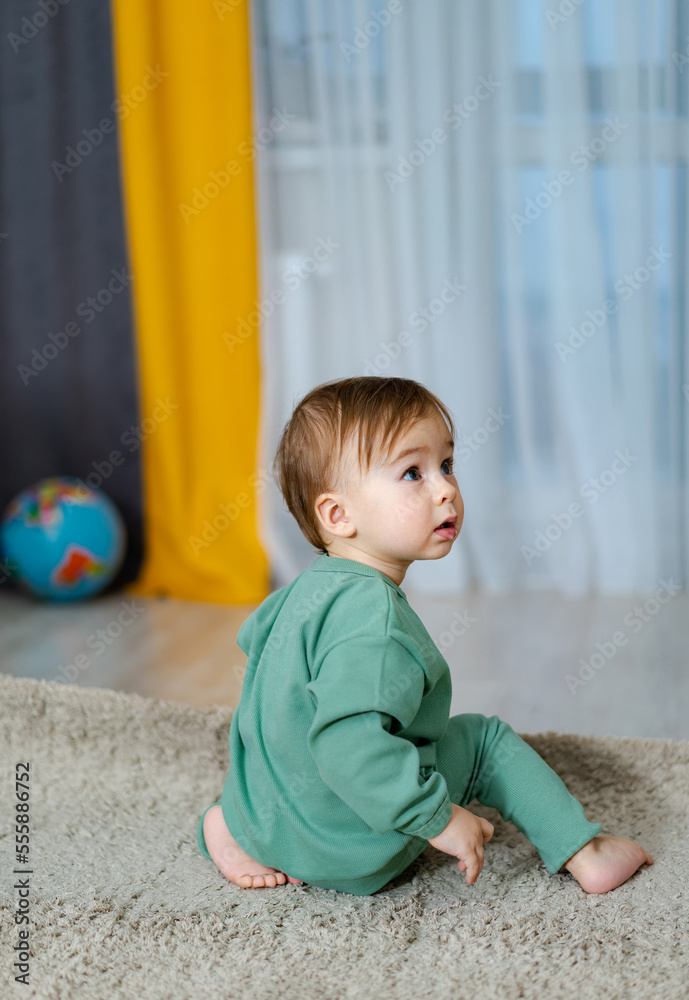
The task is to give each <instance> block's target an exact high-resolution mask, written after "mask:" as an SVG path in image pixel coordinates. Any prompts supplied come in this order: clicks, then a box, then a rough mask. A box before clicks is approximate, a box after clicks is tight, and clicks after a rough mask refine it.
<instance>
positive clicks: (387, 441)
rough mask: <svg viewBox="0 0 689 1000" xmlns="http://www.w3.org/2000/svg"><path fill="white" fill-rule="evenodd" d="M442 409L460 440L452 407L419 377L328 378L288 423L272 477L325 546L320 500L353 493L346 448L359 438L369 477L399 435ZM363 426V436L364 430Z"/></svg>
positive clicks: (303, 525) (310, 536)
mask: <svg viewBox="0 0 689 1000" xmlns="http://www.w3.org/2000/svg"><path fill="white" fill-rule="evenodd" d="M437 414H440V415H441V417H442V418H443V419H444V420H445V422H446V423H447V426H448V429H449V431H450V434H451V436H452V439H453V440H454V439H455V436H456V435H455V426H454V423H453V421H452V416H451V415H450V412H449V410H448V409H447V407H446V406H445V405H444V404H443V403H442V401H441V400H440V399H438V397H437V396H436V395H435V394H434V393H432V392H431V391H430V389H427V388H426V387H425V386H424V385H421V384H420V383H419V382H415V381H413V380H412V379H407V378H392V377H384V376H377V375H365V376H358V377H355V378H346V379H339V380H336V381H333V382H324V383H323V384H322V385H318V386H316V387H315V388H314V389H312V390H311V391H310V392H309V393H307V395H306V396H304V398H303V399H302V400H301V402H300V403H298V404H297V406H296V407H295V409H294V412H293V413H292V416H291V417H290V419H289V420H288V421H287V423H286V424H285V427H284V430H283V432H282V436H281V438H280V443H279V445H278V448H277V452H276V454H275V460H274V462H273V475H274V477H275V480H276V482H277V484H278V486H279V488H280V492H281V493H282V495H283V497H284V499H285V502H286V504H287V509H288V510H289V512H290V514H292V515H293V516H294V518H295V520H296V522H297V524H298V525H299V527H300V529H301V531H302V534H303V535H304V536H305V537H306V539H307V541H309V542H310V543H311V545H313V546H314V547H315V548H316V549H317V550H318V551H319V552H321V553H322V554H325V552H326V551H327V549H326V547H325V545H324V543H323V539H322V537H321V534H320V530H319V529H320V522H319V521H318V517H317V515H316V500H317V498H318V497H319V496H320V494H321V493H327V492H330V491H339V490H342V491H346V488H347V482H348V477H347V471H346V470H345V468H344V464H343V454H344V451H345V449H346V448H347V446H348V445H350V444H356V448H357V453H358V465H359V471H360V473H361V475H362V476H365V475H366V474H367V473H368V471H369V469H370V467H371V463H372V461H373V459H374V457H375V458H377V459H378V458H380V459H381V460H382V461H386V460H387V459H388V458H389V457H390V455H391V454H392V450H393V448H394V446H395V443H396V442H397V440H398V439H399V437H400V435H402V434H403V433H404V432H406V431H407V430H409V428H410V427H411V426H412V425H413V424H415V423H417V421H419V420H422V419H424V418H425V417H431V416H435V415H437ZM357 431H358V434H357Z"/></svg>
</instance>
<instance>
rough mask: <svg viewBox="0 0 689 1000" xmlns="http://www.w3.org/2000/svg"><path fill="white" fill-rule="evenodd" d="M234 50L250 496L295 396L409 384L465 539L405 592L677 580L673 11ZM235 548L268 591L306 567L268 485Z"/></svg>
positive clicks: (433, 24) (530, 11)
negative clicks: (450, 468) (253, 380)
mask: <svg viewBox="0 0 689 1000" xmlns="http://www.w3.org/2000/svg"><path fill="white" fill-rule="evenodd" d="M252 32H253V63H254V92H255V94H254V96H255V102H254V103H255V108H256V121H255V127H256V135H255V139H256V142H257V144H258V155H257V160H256V165H257V170H256V177H257V187H258V196H259V215H260V223H259V225H260V234H259V236H260V255H261V284H262V287H261V299H262V305H261V306H259V311H262V312H263V314H264V319H263V324H262V329H261V343H262V369H263V372H262V377H263V385H264V406H263V424H262V433H261V445H260V464H261V467H262V470H263V472H264V475H265V476H266V477H267V476H268V475H269V469H270V464H271V461H272V457H273V454H274V451H275V447H276V444H277V440H278V438H279V434H280V431H281V429H282V427H283V425H284V422H285V421H286V420H287V418H288V416H289V414H290V412H291V409H292V407H293V405H294V403H295V402H296V401H297V400H298V399H299V398H300V397H301V396H302V395H303V394H304V393H305V392H306V391H308V390H309V389H310V388H311V387H312V386H314V385H316V384H317V383H319V382H323V381H326V380H330V379H334V378H340V377H347V376H351V375H356V374H394V375H401V376H404V377H410V378H415V379H418V380H419V381H421V382H423V383H424V384H426V385H427V386H429V388H431V389H432V390H433V391H434V392H436V393H437V394H439V395H440V396H441V398H442V399H443V400H444V401H445V402H446V403H447V404H448V406H449V407H450V409H451V410H452V412H453V414H454V415H455V416H456V418H457V424H458V427H459V431H460V440H459V441H458V442H457V445H458V448H457V452H456V458H457V461H456V471H457V478H458V480H459V483H460V487H461V489H462V492H463V495H464V499H465V504H466V517H465V525H464V529H463V532H462V535H461V536H460V539H459V541H458V542H457V543H456V544H455V546H454V549H453V551H452V553H451V554H450V555H449V556H447V557H446V558H445V559H442V560H436V561H433V562H426V563H415V564H414V565H413V566H412V567H411V568H410V570H409V571H408V573H407V576H406V578H405V585H407V586H409V587H410V588H412V589H414V590H416V591H418V592H421V593H427V594H445V595H448V594H454V593H456V592H458V591H460V590H461V589H463V588H466V587H469V586H479V587H482V588H485V589H488V590H492V591H499V590H503V589H508V588H514V587H535V588H539V587H547V588H555V589H558V590H560V591H562V592H564V593H567V594H572V595H575V594H583V593H587V592H600V593H623V592H632V591H634V592H642V593H646V592H651V591H653V590H655V589H656V588H657V587H658V586H659V584H660V581H661V580H666V581H668V580H670V579H671V580H673V581H674V582H675V583H677V584H680V583H684V581H685V579H686V575H687V564H688V561H689V559H688V557H689V502H688V500H689V498H688V495H687V488H686V483H687V468H688V466H689V416H688V414H689V354H688V352H687V346H686V345H687V311H688V309H687V296H686V274H687V264H688V262H687V229H688V222H687V190H688V176H689V175H688V171H687V155H688V153H689V132H688V117H687V115H688V110H689V99H688V95H689V3H688V2H687V0H585V2H583V3H581V2H580V3H579V4H577V3H575V2H572V3H563V2H556V0H549V2H548V3H547V4H545V3H540V2H536V0H413V2H412V0H399V2H395V0H389V2H387V3H383V0H380V2H379V3H376V4H371V3H370V0H367V2H361V0H253V3H252ZM271 295H272V297H273V298H272V301H271ZM276 300H278V301H276ZM268 314H269V315H268ZM261 525H262V534H263V541H264V545H265V547H266V550H267V551H268V553H269V557H270V560H271V563H272V566H273V573H274V577H273V582H274V585H275V586H282V585H283V584H284V583H286V582H288V581H290V580H291V579H293V577H294V576H295V575H296V574H297V573H298V572H300V571H301V569H303V568H304V567H305V566H306V565H308V564H309V563H310V562H311V561H312V560H313V558H314V557H315V553H314V550H313V549H312V548H311V547H310V546H309V545H308V543H307V542H306V541H305V540H304V538H303V537H302V535H301V533H300V532H299V530H298V528H297V526H296V523H295V522H294V521H293V519H292V518H291V516H290V515H289V514H288V513H287V511H286V510H285V508H284V504H283V501H282V498H281V497H280V494H279V492H278V491H277V488H276V486H275V484H274V483H273V482H272V480H269V481H268V486H267V489H266V490H265V491H264V492H263V493H262V495H261Z"/></svg>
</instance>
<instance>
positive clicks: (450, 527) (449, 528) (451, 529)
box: [434, 516, 457, 538]
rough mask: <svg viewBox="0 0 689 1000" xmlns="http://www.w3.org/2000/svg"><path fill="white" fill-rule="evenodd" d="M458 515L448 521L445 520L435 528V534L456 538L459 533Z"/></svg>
mask: <svg viewBox="0 0 689 1000" xmlns="http://www.w3.org/2000/svg"><path fill="white" fill-rule="evenodd" d="M456 525H457V517H456V516H455V517H450V518H448V520H447V521H443V523H442V524H439V525H438V527H437V528H436V529H435V531H434V534H436V535H440V537H441V538H454V537H455V535H456V534H457V528H456Z"/></svg>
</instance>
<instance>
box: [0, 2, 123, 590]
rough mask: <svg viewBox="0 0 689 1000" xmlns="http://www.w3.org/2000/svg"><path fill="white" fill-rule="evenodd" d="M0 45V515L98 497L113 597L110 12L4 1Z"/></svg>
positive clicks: (118, 220) (103, 7) (117, 252)
mask: <svg viewBox="0 0 689 1000" xmlns="http://www.w3.org/2000/svg"><path fill="white" fill-rule="evenodd" d="M0 44H1V45H2V57H1V59H0V234H2V235H1V236H0V362H1V368H0V506H1V507H2V509H4V508H5V506H6V504H7V502H8V501H9V500H10V499H11V497H12V496H13V495H14V494H15V493H17V492H18V491H19V490H20V489H22V488H25V487H27V486H30V485H32V484H33V483H34V482H36V481H37V480H39V479H41V478H44V477H46V476H51V475H69V476H76V477H79V478H82V479H84V480H85V481H87V482H90V484H91V485H94V486H98V485H100V487H101V489H103V491H104V492H106V493H107V494H108V495H109V496H110V497H111V499H112V500H113V501H114V502H115V503H116V504H117V506H118V507H119V509H120V511H121V513H122V515H123V517H124V519H125V523H126V525H127V530H128V534H129V545H128V551H127V556H126V560H125V564H124V566H123V567H122V570H121V572H120V574H119V575H118V577H117V579H116V580H115V581H113V584H112V587H116V586H119V585H120V584H122V583H124V582H127V581H129V580H131V579H133V578H134V577H135V576H136V574H137V572H138V569H139V566H140V563H141V558H142V544H143V539H142V519H141V503H142V501H141V470H140V453H141V449H140V447H137V446H136V444H135V442H137V440H138V439H137V436H136V430H135V429H136V427H137V425H138V423H139V422H140V420H141V417H140V415H139V405H138V399H137V373H136V362H135V354H134V342H133V330H132V303H131V291H132V288H133V282H134V279H133V276H132V274H131V270H130V268H129V262H128V257H127V245H126V236H125V228H124V219H123V205H122V191H121V176H120V163H119V154H118V141H119V137H118V125H119V123H118V116H117V114H116V112H115V110H113V105H114V102H115V99H116V84H115V78H114V66H113V52H112V46H113V38H112V23H111V13H110V8H109V4H108V2H107V0H71V2H65V0H63V3H62V4H61V3H59V2H58V0H43V2H42V3H39V2H38V0H30V2H29V0H25V2H22V0H3V3H2V5H1V6H0ZM115 107H117V106H116V105H115ZM104 119H108V120H109V123H110V124H105V123H104V121H103V120H104ZM132 428H134V431H132ZM112 452H119V453H120V455H121V456H122V459H123V460H122V462H121V464H115V465H113V464H112V463H111V462H110V460H109V456H110V454H111V453H112ZM88 477H90V479H89V478H88Z"/></svg>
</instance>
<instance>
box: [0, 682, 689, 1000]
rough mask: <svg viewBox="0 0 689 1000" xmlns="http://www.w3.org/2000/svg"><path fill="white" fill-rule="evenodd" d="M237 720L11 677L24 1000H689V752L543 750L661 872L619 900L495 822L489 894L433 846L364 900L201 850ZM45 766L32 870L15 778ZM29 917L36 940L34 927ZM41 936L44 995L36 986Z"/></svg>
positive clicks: (7, 831) (6, 938)
mask: <svg viewBox="0 0 689 1000" xmlns="http://www.w3.org/2000/svg"><path fill="white" fill-rule="evenodd" d="M230 718H231V711H230V710H229V709H228V708H225V707H217V706H216V707H213V708H208V709H197V708H192V707H190V706H186V705H181V704H177V703H173V702H162V701H155V700H152V699H146V698H141V697H139V696H137V695H128V694H122V693H119V692H114V691H109V690H101V689H93V688H89V689H83V688H79V687H77V686H75V685H62V684H58V683H55V682H47V681H33V680H26V679H16V678H12V677H8V676H0V760H1V761H2V776H1V782H0V817H1V820H0V822H1V825H0V843H1V844H2V850H1V851H0V857H2V888H1V891H0V909H1V910H2V920H1V922H0V963H1V964H0V984H2V988H1V995H2V996H3V998H4V997H15V996H16V997H37V998H41V1000H63V998H64V1000H68V998H69V1000H81V998H83V1000H124V998H136V1000H187V998H188V1000H199V998H203V1000H215V998H218V1000H221V998H222V1000H226V998H233V1000H234V998H237V1000H243V998H247V1000H248V998H252V1000H273V998H275V1000H278V998H280V1000H291V998H294V1000H297V998H299V1000H317V998H318V1000H320V998H323V1000H336V998H340V997H343V998H344V997H352V998H357V1000H358V998H362V1000H369V998H370V1000H388V998H390V1000H393V998H394V1000H404V998H414V1000H419V998H428V1000H450V998H453V1000H456V998H464V997H466V998H471V1000H489V998H490V1000H494V998H500V1000H517V998H520V1000H530V998H539V1000H540V998H547V1000H559V998H571V997H577V1000H589V998H590V1000H593V998H596V1000H606V998H611V1000H612V998H618V997H619V998H623V997H624V998H626V997H634V998H639V1000H647V998H652V1000H675V998H677V1000H679V998H682V1000H684V998H686V997H687V995H688V991H689V987H688V986H687V983H689V947H688V944H689V885H688V879H689V743H687V742H682V743H675V742H672V741H669V740H639V739H614V738H611V737H608V738H593V737H591V738H587V737H578V736H572V735H558V734H555V733H546V734H542V735H538V736H526V737H525V738H526V739H527V741H528V742H529V743H530V744H531V746H533V747H534V748H535V749H536V750H537V751H538V753H540V754H541V755H542V756H543V757H544V758H545V759H546V760H547V761H548V763H549V764H550V765H551V766H552V767H554V768H555V770H556V771H557V772H558V773H559V774H560V775H561V776H562V778H563V779H564V781H565V782H566V783H567V785H568V787H569V788H570V790H571V791H572V793H573V794H574V795H576V796H577V797H578V798H579V799H580V800H581V801H582V803H583V805H584V808H585V809H586V813H587V815H588V816H589V818H591V819H596V820H598V821H600V822H601V823H602V824H603V831H604V832H607V833H619V834H621V835H624V836H629V837H632V838H633V839H635V840H638V841H639V842H640V843H642V844H643V845H644V846H645V847H646V848H647V849H648V850H649V851H650V852H651V854H652V855H653V856H654V858H655V864H654V865H653V866H652V867H647V866H644V867H642V868H641V869H640V870H639V872H637V873H636V875H634V876H633V877H632V878H631V879H630V880H629V881H628V882H627V883H626V884H625V885H623V886H621V887H620V888H619V889H616V890H615V891H614V892H612V893H608V894H607V895H604V896H587V895H586V894H585V893H584V892H583V891H582V890H581V889H580V888H579V886H578V885H577V883H576V882H575V881H574V880H573V879H572V877H571V876H570V875H568V874H561V875H554V876H551V875H548V873H547V872H546V870H545V868H544V866H543V864H542V862H541V861H540V858H539V857H538V854H537V853H536V851H535V849H534V848H533V847H532V846H531V844H529V843H528V841H527V840H526V839H525V838H524V837H523V836H522V835H521V834H520V833H519V832H518V831H517V830H516V829H515V828H514V827H513V826H512V825H511V824H509V823H506V822H503V821H502V820H501V819H500V817H499V816H498V815H497V813H495V812H494V811H493V810H490V809H485V808H482V807H480V806H474V807H472V808H475V810H476V812H478V813H480V814H481V815H483V816H486V817H487V818H488V819H490V820H491V822H493V823H494V824H495V835H494V837H493V839H492V841H491V842H490V843H489V844H488V845H487V847H486V861H485V865H484V869H483V872H482V874H481V876H480V878H479V880H478V882H477V883H476V884H475V885H473V886H467V885H466V884H465V882H464V879H463V876H462V875H460V873H459V872H458V871H457V866H456V860H455V859H453V858H451V857H449V856H448V855H445V854H442V853H440V852H439V851H436V850H435V849H434V848H432V847H431V846H430V845H429V846H428V848H427V849H426V850H425V851H424V852H423V854H422V855H421V856H420V857H419V858H418V859H417V860H416V861H415V862H414V863H413V864H412V865H411V866H410V868H408V869H407V871H405V872H404V873H403V874H402V875H400V876H399V877H398V878H397V879H395V880H394V881H393V882H390V883H388V885H387V886H386V887H385V888H384V889H382V890H380V891H379V892H378V893H376V894H375V895H373V896H369V897H356V896H350V895H348V894H344V893H338V892H336V891H334V890H324V889H318V888H315V887H313V886H291V885H285V886H278V887H276V888H274V889H268V888H265V889H256V890H242V889H240V888H239V887H238V886H234V885H231V884H229V883H228V882H227V881H226V880H225V879H224V878H223V877H222V876H221V875H220V873H219V872H218V871H217V870H216V869H215V868H214V866H213V865H212V863H211V862H210V861H208V860H207V859H205V858H204V857H203V856H202V855H201V854H200V853H199V851H198V850H197V846H196V823H197V818H198V816H199V814H200V812H201V811H202V810H203V808H204V807H205V806H206V805H208V804H209V803H210V802H212V801H213V800H214V799H215V798H217V796H218V795H219V793H220V790H221V788H222V784H223V780H224V777H225V773H226V770H227V767H228V745H227V737H228V729H229V724H230ZM508 721H509V720H508ZM26 762H28V763H29V764H30V769H29V774H30V779H29V782H28V784H29V790H30V799H29V807H30V811H29V816H30V830H31V833H30V836H31V840H30V855H29V864H28V866H27V865H23V866H22V865H21V863H20V862H18V861H17V860H16V855H15V830H14V821H15V808H16V805H17V798H16V796H15V776H16V772H15V765H17V764H22V763H26ZM24 784H26V782H24ZM22 811H23V810H22ZM15 869H17V870H18V873H17V874H15ZM26 871H29V872H30V874H28V875H27V874H26ZM27 879H28V894H26V895H24V896H22V895H21V894H20V889H19V888H18V887H17V885H18V884H19V885H22V884H23V883H25V882H26V880H27ZM23 900H25V902H23ZM27 908H28V916H29V918H30V923H29V924H28V925H27V924H21V923H20V924H18V923H16V917H15V914H17V913H24V912H26V911H27ZM27 928H28V930H29V933H30V956H29V963H28V964H29V975H28V985H26V984H25V983H20V982H16V981H15V979H14V976H15V975H16V974H18V973H17V969H16V968H15V967H14V963H15V962H16V961H17V956H18V955H20V954H21V948H19V949H18V948H17V946H18V945H20V944H21V941H20V938H19V936H18V935H19V932H20V930H22V929H27Z"/></svg>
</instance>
